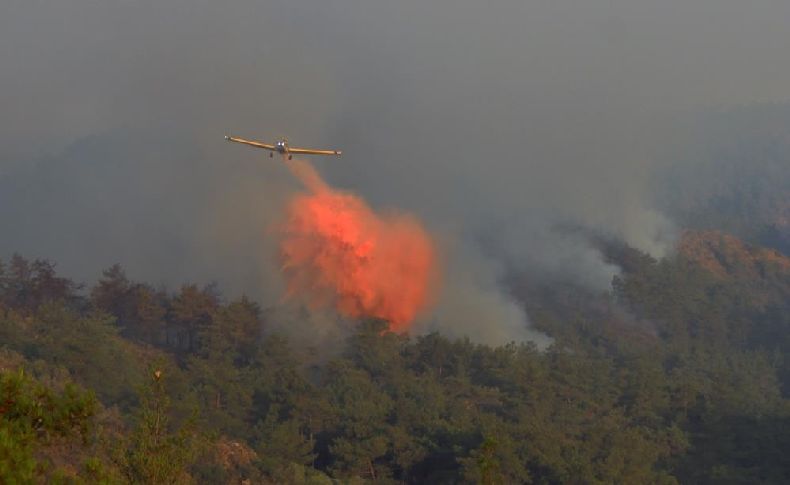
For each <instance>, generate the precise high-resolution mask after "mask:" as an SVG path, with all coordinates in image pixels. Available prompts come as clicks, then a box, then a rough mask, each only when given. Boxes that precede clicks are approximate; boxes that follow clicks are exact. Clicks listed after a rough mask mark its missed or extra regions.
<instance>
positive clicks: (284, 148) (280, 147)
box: [225, 135, 343, 160]
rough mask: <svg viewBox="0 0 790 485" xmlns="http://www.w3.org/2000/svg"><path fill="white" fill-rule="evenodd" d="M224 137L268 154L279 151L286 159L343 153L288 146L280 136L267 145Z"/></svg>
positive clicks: (340, 153)
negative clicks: (263, 150) (265, 151)
mask: <svg viewBox="0 0 790 485" xmlns="http://www.w3.org/2000/svg"><path fill="white" fill-rule="evenodd" d="M225 139H226V140H228V141H233V142H236V143H243V144H245V145H249V146H252V147H256V148H264V149H266V150H269V156H270V157H273V156H274V152H277V153H279V154H280V155H282V156H287V157H288V160H291V159H292V158H293V156H294V155H335V156H338V157H339V156H340V155H342V154H343V152H341V151H340V150H311V149H308V148H291V147H290V146H288V140H287V139H285V138H280V139H279V140H278V141H277V142H275V143H274V145H269V144H267V143H261V142H258V141H252V140H245V139H244V138H238V137H235V136H227V135H226V136H225Z"/></svg>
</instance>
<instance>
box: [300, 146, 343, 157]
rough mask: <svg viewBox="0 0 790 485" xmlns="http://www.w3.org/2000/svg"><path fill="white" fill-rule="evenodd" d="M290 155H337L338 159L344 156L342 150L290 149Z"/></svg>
mask: <svg viewBox="0 0 790 485" xmlns="http://www.w3.org/2000/svg"><path fill="white" fill-rule="evenodd" d="M288 153H293V154H294V155H337V156H338V157H339V156H340V155H342V154H343V152H341V151H340V150H310V149H307V148H290V147H289V148H288Z"/></svg>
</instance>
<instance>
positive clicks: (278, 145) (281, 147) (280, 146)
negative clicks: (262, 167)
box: [274, 140, 288, 155]
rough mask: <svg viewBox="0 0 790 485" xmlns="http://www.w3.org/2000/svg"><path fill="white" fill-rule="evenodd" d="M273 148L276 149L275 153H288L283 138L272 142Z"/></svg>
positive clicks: (286, 143) (286, 144)
mask: <svg viewBox="0 0 790 485" xmlns="http://www.w3.org/2000/svg"><path fill="white" fill-rule="evenodd" d="M274 148H275V149H276V150H277V153H280V154H282V155H285V154H286V153H288V142H287V141H285V140H280V141H278V142H277V143H275V144H274Z"/></svg>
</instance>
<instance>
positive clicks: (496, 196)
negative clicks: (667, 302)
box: [0, 0, 790, 343]
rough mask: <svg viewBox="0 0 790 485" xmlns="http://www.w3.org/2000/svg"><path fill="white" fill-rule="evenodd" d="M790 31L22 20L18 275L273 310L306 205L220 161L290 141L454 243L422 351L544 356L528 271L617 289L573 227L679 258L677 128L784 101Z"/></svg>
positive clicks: (16, 37)
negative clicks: (522, 275) (284, 249)
mask: <svg viewBox="0 0 790 485" xmlns="http://www.w3.org/2000/svg"><path fill="white" fill-rule="evenodd" d="M788 18H790V4H788V3H787V2H782V1H778V0H756V1H753V2H748V3H745V2H742V1H735V0H683V1H681V0H668V1H663V2H653V1H648V0H628V1H626V0H557V1H552V2H540V1H526V2H525V1H515V0H504V1H494V2H479V1H471V0H453V1H450V0H436V1H432V2H422V1H417V0H405V1H401V2H368V1H363V0H337V1H332V2H317V1H311V0H289V1H285V0H274V1H271V2H264V3H261V2H253V1H250V0H244V1H230V2H223V3H222V4H221V5H220V4H218V3H216V2H208V1H206V0H197V1H189V2H187V1H186V0H158V1H152V0H145V1H137V2H121V1H109V2H98V1H95V0H64V1H59V2H43V1H40V0H24V1H23V0H7V1H5V2H3V4H2V6H0V66H2V76H0V106H1V107H2V117H0V128H1V129H0V223H2V227H3V237H2V238H0V253H2V254H5V255H8V254H10V253H11V252H13V251H19V252H21V253H23V254H25V255H27V256H30V257H47V258H51V259H53V260H54V261H57V262H59V264H60V270H61V271H62V272H64V273H65V274H67V275H71V276H74V277H76V278H77V279H81V280H83V281H92V280H93V279H95V278H96V277H97V276H98V275H99V274H100V270H101V269H102V268H105V267H108V266H109V265H111V264H113V263H115V262H120V263H121V264H122V265H123V266H124V267H125V268H127V270H128V272H129V274H130V276H132V277H133V278H136V279H142V280H146V281H150V282H154V283H157V282H162V283H165V284H170V285H173V284H178V283H180V282H182V281H184V280H193V281H199V282H208V281H211V280H216V281H218V282H219V283H220V285H221V287H222V288H223V289H225V290H227V291H228V292H229V293H231V294H234V293H241V292H246V293H247V294H250V295H252V296H254V297H255V298H256V299H258V300H260V301H262V302H263V303H264V304H274V303H276V302H277V301H278V300H279V299H280V298H281V296H282V295H283V294H284V291H285V289H284V287H283V285H284V283H283V281H282V278H281V274H280V272H279V268H278V263H277V257H276V255H277V243H276V241H275V238H272V237H271V234H269V233H267V231H266V228H267V227H269V226H270V225H271V224H272V223H273V222H274V221H276V220H277V219H278V217H280V215H281V214H282V212H283V210H284V208H285V206H286V202H287V200H288V197H289V196H290V194H292V193H293V192H294V191H295V190H298V182H297V181H296V180H294V178H293V177H292V176H291V175H290V174H289V173H288V171H287V170H286V169H285V167H283V166H282V165H281V164H279V163H277V162H274V163H273V162H271V161H270V159H269V158H268V157H264V156H263V154H262V153H258V152H256V151H254V150H252V149H247V148H246V147H239V146H230V145H228V144H226V143H224V141H223V139H222V136H223V135H224V134H226V133H232V134H237V135H240V136H247V137H255V138H263V139H273V138H275V137H277V136H279V135H288V137H289V138H290V140H291V141H292V143H293V144H294V145H310V146H315V147H318V148H322V147H326V148H338V149H343V150H344V156H343V158H341V159H335V158H331V159H326V160H323V159H319V160H316V165H317V168H318V170H319V171H320V172H321V173H322V174H323V175H324V176H325V177H326V179H327V181H328V182H329V183H330V184H331V185H332V186H335V187H339V188H341V189H347V190H350V191H353V192H354V193H357V194H359V195H361V196H362V197H364V199H365V200H367V201H368V203H369V204H370V205H371V206H372V208H373V209H374V210H378V209H380V208H386V207H397V208H402V209H403V210H405V211H408V212H410V213H414V214H415V215H416V216H417V217H419V218H420V219H422V220H423V221H425V223H426V225H427V226H428V228H429V230H430V231H431V232H432V233H436V234H440V235H441V237H440V239H441V240H442V241H443V242H441V243H440V244H441V245H443V246H442V247H443V248H444V252H445V253H446V254H445V261H444V264H443V266H444V267H445V269H446V272H447V275H448V284H447V285H445V287H444V290H443V293H442V295H441V296H440V297H439V302H438V307H437V309H436V311H435V314H434V315H429V316H427V317H426V319H425V322H422V323H421V324H420V325H422V327H421V328H423V330H424V331H429V330H432V329H437V328H438V329H441V330H443V331H447V332H449V333H453V334H466V335H470V336H471V337H473V338H476V339H478V340H482V341H486V342H487V343H501V342H505V341H508V340H512V339H518V340H521V339H530V338H533V339H534V338H537V337H535V335H534V334H531V333H530V331H529V330H528V328H527V324H528V317H527V316H526V315H525V314H524V312H523V310H522V309H521V308H520V307H519V305H518V303H517V302H515V301H514V300H513V299H512V297H511V296H510V295H509V293H508V291H507V290H506V289H505V288H503V287H502V285H501V281H502V278H503V277H504V273H505V272H506V270H507V269H510V268H517V269H518V270H520V271H526V272H530V273H531V274H532V275H533V277H541V276H545V277H551V278H565V279H568V280H571V281H574V282H577V283H579V284H582V285H585V286H588V287H591V288H596V289H605V288H608V286H609V283H610V281H611V277H612V275H614V274H616V273H617V271H618V269H617V268H616V267H613V266H611V265H609V264H607V263H606V262H604V261H603V260H602V258H601V256H600V255H599V254H598V252H597V251H596V250H595V249H594V248H593V247H591V246H590V245H589V244H588V243H587V242H586V241H585V240H584V238H582V237H580V236H578V235H577V234H578V233H575V232H573V231H565V230H562V229H561V228H562V227H567V226H576V227H578V226H581V227H585V228H591V229H594V230H595V231H597V232H599V233H603V234H606V235H609V236H613V237H617V238H620V239H623V240H625V241H626V242H628V243H629V244H632V245H634V246H636V247H638V248H640V249H643V250H645V251H648V252H650V253H652V254H654V255H658V256H660V255H662V254H664V253H666V252H667V251H669V250H670V249H671V245H672V241H673V237H674V234H675V231H676V229H675V226H674V224H673V222H672V221H671V220H670V219H668V218H667V216H666V214H664V213H662V212H661V210H660V209H661V208H662V207H664V206H665V205H666V204H662V203H660V201H656V200H655V198H654V194H655V193H663V192H661V191H658V192H657V191H656V187H655V185H656V183H657V181H659V180H663V179H660V178H659V177H656V175H655V174H656V172H657V171H658V170H660V169H661V168H662V166H663V165H664V164H665V163H666V160H665V158H664V157H665V156H666V155H667V154H668V153H670V152H672V151H673V150H676V149H678V147H677V146H675V145H676V144H677V143H679V141H678V140H681V139H684V137H679V136H678V133H677V129H676V128H673V127H675V126H677V124H676V121H677V120H679V119H680V120H687V119H694V118H693V116H694V115H695V114H696V113H699V112H702V111H707V110H715V109H718V108H719V107H722V106H724V107H730V106H737V105H749V104H753V103H778V102H785V101H787V100H788V98H790V96H789V92H788V91H790V88H789V87H788V86H790V63H787V62H786V57H787V52H790V36H788V35H787V30H786V24H787V19H788ZM709 142H711V141H710V140H706V143H709ZM669 148H671V150H670V149H669ZM692 185H693V184H692ZM450 320H452V323H449V321H450ZM483 321H485V322H486V323H485V324H483V323H481V322H483ZM484 325H488V326H487V327H484Z"/></svg>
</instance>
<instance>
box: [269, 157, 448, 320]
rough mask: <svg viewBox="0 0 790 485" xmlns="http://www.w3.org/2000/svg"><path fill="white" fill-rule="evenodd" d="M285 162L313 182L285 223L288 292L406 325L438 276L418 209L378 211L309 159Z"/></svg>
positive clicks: (304, 179)
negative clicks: (337, 186)
mask: <svg viewBox="0 0 790 485" xmlns="http://www.w3.org/2000/svg"><path fill="white" fill-rule="evenodd" d="M287 163H288V166H289V168H290V169H291V170H292V171H293V172H294V174H295V175H296V176H297V177H299V179H300V180H301V181H302V183H304V184H305V186H306V187H307V188H308V189H309V190H310V192H309V193H306V194H297V195H295V196H294V197H293V198H292V199H291V201H290V203H289V205H288V209H287V214H286V220H285V223H284V224H283V225H282V227H281V230H282V240H281V244H280V254H281V258H282V263H283V269H284V273H285V275H286V279H287V283H288V293H289V295H291V294H299V295H303V296H305V297H307V299H308V301H309V302H310V303H311V304H312V305H313V306H328V305H333V306H335V308H336V309H337V311H339V312H340V313H341V314H343V315H346V316H350V317H378V318H382V319H385V320H387V321H388V322H389V323H390V330H392V331H395V332H403V331H406V330H408V328H409V325H410V324H411V322H412V321H414V318H415V317H416V316H417V314H418V313H419V312H420V311H421V310H423V309H424V308H425V307H426V306H427V305H428V304H429V303H430V301H431V297H432V295H433V286H434V283H435V282H436V275H437V263H436V251H435V249H434V244H433V241H432V240H431V238H430V236H429V235H428V233H427V232H426V231H425V230H424V229H423V227H422V226H421V225H420V223H419V221H417V219H415V218H414V217H412V216H409V215H401V214H388V215H380V214H376V213H375V212H374V211H373V210H372V209H371V208H370V207H368V205H367V204H366V203H365V201H364V200H362V199H361V198H359V197H357V196H355V195H353V194H349V193H344V192H340V191H337V190H334V189H332V188H331V187H329V186H328V185H327V184H326V183H325V182H324V181H323V180H321V177H320V176H319V175H318V174H317V173H316V172H315V170H314V169H313V168H312V167H311V166H310V165H309V164H308V163H307V162H304V161H301V160H293V161H289V162H287Z"/></svg>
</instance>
